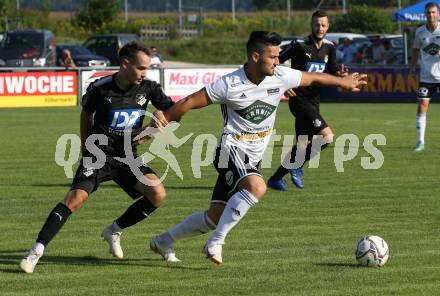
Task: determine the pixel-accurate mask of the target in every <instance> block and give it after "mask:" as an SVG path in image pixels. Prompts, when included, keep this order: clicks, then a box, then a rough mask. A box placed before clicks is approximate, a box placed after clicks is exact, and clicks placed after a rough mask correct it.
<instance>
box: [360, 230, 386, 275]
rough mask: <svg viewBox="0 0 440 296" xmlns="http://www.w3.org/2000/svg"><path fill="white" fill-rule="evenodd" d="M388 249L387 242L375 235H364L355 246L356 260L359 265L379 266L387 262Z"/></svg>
mask: <svg viewBox="0 0 440 296" xmlns="http://www.w3.org/2000/svg"><path fill="white" fill-rule="evenodd" d="M389 256H390V250H389V248H388V244H387V242H386V241H385V240H384V239H383V238H381V237H379V236H377V235H367V236H364V237H363V238H362V239H361V240H360V241H359V242H358V243H357V246H356V260H357V261H358V263H359V264H360V265H363V266H369V267H381V266H384V265H385V263H387V261H388V258H389Z"/></svg>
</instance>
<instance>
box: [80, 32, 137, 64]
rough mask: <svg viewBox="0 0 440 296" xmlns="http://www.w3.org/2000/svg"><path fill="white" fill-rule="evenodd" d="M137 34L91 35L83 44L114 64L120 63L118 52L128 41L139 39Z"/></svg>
mask: <svg viewBox="0 0 440 296" xmlns="http://www.w3.org/2000/svg"><path fill="white" fill-rule="evenodd" d="M137 40H139V37H138V36H137V35H136V34H106V35H95V36H91V37H89V38H88V39H87V40H86V41H85V42H84V44H83V46H84V47H86V48H87V49H89V50H90V51H91V52H93V53H95V54H97V55H100V56H104V57H106V58H108V59H109V60H110V62H111V65H112V66H117V65H119V59H118V52H119V50H120V49H121V48H122V46H124V45H125V44H127V43H128V42H131V41H137Z"/></svg>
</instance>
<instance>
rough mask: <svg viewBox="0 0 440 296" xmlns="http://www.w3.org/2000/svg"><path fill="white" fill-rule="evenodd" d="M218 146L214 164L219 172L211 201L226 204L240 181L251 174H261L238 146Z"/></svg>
mask: <svg viewBox="0 0 440 296" xmlns="http://www.w3.org/2000/svg"><path fill="white" fill-rule="evenodd" d="M222 148H223V149H221V147H217V150H216V153H215V158H214V166H215V168H216V170H217V172H218V177H217V182H216V183H215V187H214V191H213V192H212V197H211V203H224V204H226V203H227V202H228V200H229V198H230V197H231V196H232V195H233V194H234V193H235V192H236V187H237V185H238V183H239V182H240V181H241V180H242V179H243V178H245V177H247V176H250V175H257V176H260V177H262V176H261V173H260V172H259V171H258V166H259V163H258V164H257V165H256V166H252V165H251V164H249V157H248V156H247V155H246V154H245V153H244V152H243V151H241V150H240V149H239V148H238V147H228V148H226V147H225V146H222Z"/></svg>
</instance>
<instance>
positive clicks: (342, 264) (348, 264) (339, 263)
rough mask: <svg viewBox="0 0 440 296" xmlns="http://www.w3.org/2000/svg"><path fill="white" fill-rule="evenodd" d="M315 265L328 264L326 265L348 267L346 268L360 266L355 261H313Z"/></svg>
mask: <svg viewBox="0 0 440 296" xmlns="http://www.w3.org/2000/svg"><path fill="white" fill-rule="evenodd" d="M313 265H317V266H328V267H348V268H359V267H362V266H360V265H359V264H357V263H344V262H326V263H313Z"/></svg>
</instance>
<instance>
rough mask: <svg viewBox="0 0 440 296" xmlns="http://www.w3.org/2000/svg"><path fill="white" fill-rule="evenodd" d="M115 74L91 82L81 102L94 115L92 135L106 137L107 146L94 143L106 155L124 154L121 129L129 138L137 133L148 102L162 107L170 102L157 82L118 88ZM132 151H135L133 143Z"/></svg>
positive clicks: (144, 82)
mask: <svg viewBox="0 0 440 296" xmlns="http://www.w3.org/2000/svg"><path fill="white" fill-rule="evenodd" d="M115 75H116V74H115ZM115 75H112V76H107V77H104V78H101V79H99V80H97V81H95V82H93V83H92V84H91V85H90V86H89V87H88V88H87V92H86V94H85V95H84V96H83V98H82V102H81V104H82V106H83V109H84V110H85V111H86V112H87V113H89V114H94V119H93V126H92V134H104V135H106V136H107V138H108V144H107V145H97V146H98V147H99V148H100V149H101V150H102V151H104V153H106V154H107V155H108V156H121V155H122V156H124V155H125V151H124V132H126V131H128V130H131V131H132V137H135V136H136V135H137V134H138V133H139V132H140V129H141V127H142V124H143V120H144V115H143V114H144V112H143V111H145V110H146V109H147V106H148V103H149V102H151V103H152V104H153V105H154V107H155V108H156V109H159V110H166V109H168V108H169V107H171V106H172V105H173V101H172V100H171V99H170V98H169V97H167V96H166V95H165V94H164V92H163V90H162V87H161V86H160V84H158V83H156V82H154V81H151V80H144V81H142V83H141V84H140V85H133V86H132V87H130V88H129V89H128V90H125V91H124V90H121V89H120V88H119V87H118V86H117V84H116V83H115V79H114V78H115ZM133 151H136V149H135V147H134V146H133Z"/></svg>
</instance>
